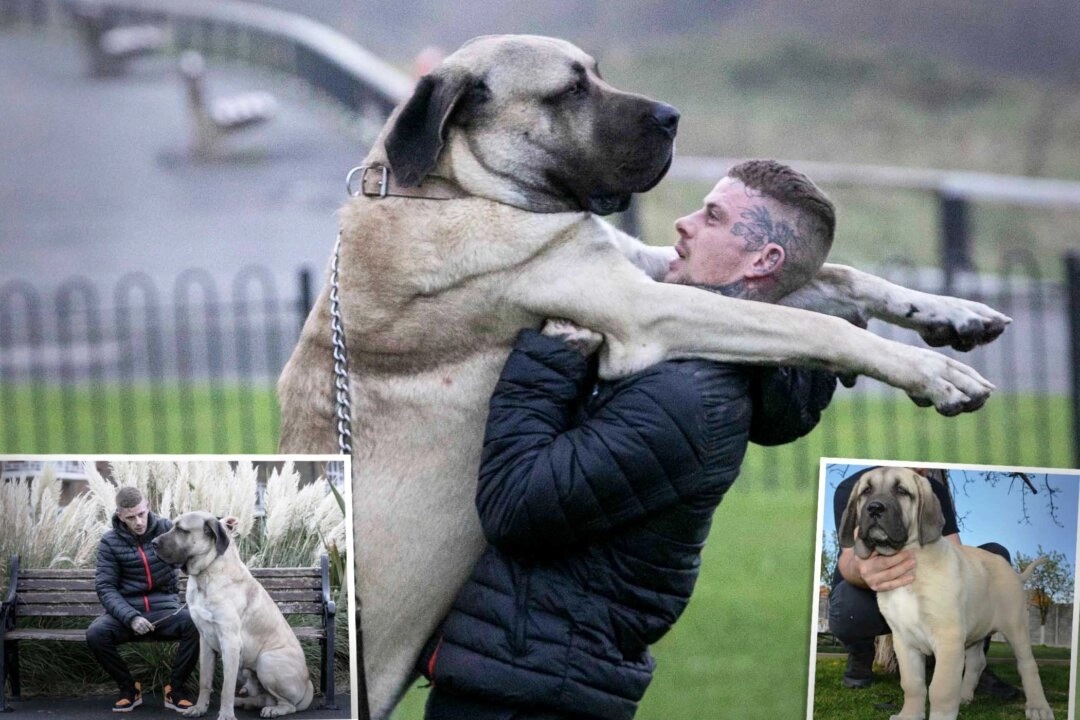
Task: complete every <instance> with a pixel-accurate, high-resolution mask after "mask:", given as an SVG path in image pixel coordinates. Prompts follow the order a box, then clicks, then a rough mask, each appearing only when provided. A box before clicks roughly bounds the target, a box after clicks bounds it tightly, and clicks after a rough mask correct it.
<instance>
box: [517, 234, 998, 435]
mask: <svg viewBox="0 0 1080 720" xmlns="http://www.w3.org/2000/svg"><path fill="white" fill-rule="evenodd" d="M529 270H530V271H529V272H528V273H521V274H519V275H518V276H517V278H516V281H515V282H514V283H512V284H511V285H510V286H508V287H507V290H506V292H507V293H508V297H507V301H508V302H512V303H515V304H517V305H519V306H522V307H524V308H525V309H527V310H528V311H529V312H531V313H532V314H534V315H537V316H539V317H563V318H567V319H570V320H572V321H574V322H575V323H577V324H578V325H581V326H582V327H587V328H589V329H591V330H594V331H596V332H599V333H602V334H603V335H604V338H605V342H604V346H603V347H602V348H601V350H600V372H601V374H602V375H603V376H604V377H613V376H619V375H628V374H631V373H634V372H637V371H639V370H641V369H643V368H645V367H648V366H649V365H652V364H654V363H656V362H659V361H660V360H664V359H666V358H675V357H691V356H696V357H704V358H709V359H712V360H719V361H722V362H736V363H763V364H778V365H804V366H816V367H828V368H831V369H834V370H837V371H841V372H843V371H847V372H855V373H858V374H863V375H869V376H870V377H874V378H876V379H878V380H881V381H882V382H885V383H888V384H889V385H892V386H894V387H898V388H901V389H903V390H905V391H906V392H907V393H908V395H909V396H911V398H912V399H913V400H915V402H916V403H918V404H920V405H934V406H935V407H936V408H937V410H938V412H940V413H942V414H943V415H955V414H957V413H960V412H968V411H972V410H975V409H977V408H979V407H981V406H982V404H983V403H984V402H986V399H987V398H988V397H989V396H990V392H991V391H992V390H993V387H994V386H993V385H992V384H991V383H989V382H988V381H987V380H986V379H985V378H983V377H982V376H981V375H979V373H977V372H976V371H975V370H973V369H972V368H970V367H968V366H966V365H964V364H963V363H960V362H957V361H955V360H953V359H951V358H947V357H945V356H944V355H941V354H939V353H936V352H932V351H930V350H925V349H923V348H916V347H912V346H910V345H904V344H902V343H897V342H892V341H890V340H886V339H884V338H880V337H878V336H876V335H874V334H873V333H869V332H867V331H865V330H861V329H859V328H857V327H854V326H853V325H851V324H849V323H846V322H844V321H843V320H840V319H838V318H834V317H828V316H825V315H820V314H818V313H812V312H805V311H802V310H799V309H796V308H789V307H780V306H777V305H770V304H766V303H760V302H752V301H748V300H736V299H732V298H727V297H723V296H721V295H718V294H716V293H710V292H706V291H703V290H700V289H697V288H691V287H686V286H682V285H672V284H667V283H657V282H653V281H651V280H649V279H648V278H646V277H645V276H644V275H643V274H642V273H641V272H640V270H638V269H637V268H635V267H634V266H632V265H630V263H628V262H626V260H625V259H624V258H623V257H622V256H621V255H620V254H619V253H618V252H617V251H616V250H615V248H614V247H613V246H611V245H610V244H607V245H604V246H597V245H592V246H588V245H585V246H580V245H575V244H571V243H567V244H565V245H563V246H562V247H561V248H559V249H558V250H554V251H552V252H551V253H549V254H548V255H547V256H544V257H538V258H535V259H534V261H533V262H532V263H531V265H530V267H529Z"/></svg>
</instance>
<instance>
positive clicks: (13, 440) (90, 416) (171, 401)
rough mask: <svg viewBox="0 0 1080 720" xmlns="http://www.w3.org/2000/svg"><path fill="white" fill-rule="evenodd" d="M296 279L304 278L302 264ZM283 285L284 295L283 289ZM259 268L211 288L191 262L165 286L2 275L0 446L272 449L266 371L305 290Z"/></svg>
mask: <svg viewBox="0 0 1080 720" xmlns="http://www.w3.org/2000/svg"><path fill="white" fill-rule="evenodd" d="M300 285H301V287H302V288H310V285H311V279H310V275H309V274H308V273H306V272H305V273H302V274H301V281H300ZM289 294H290V295H291V294H292V293H289ZM299 295H300V297H299V298H298V299H296V300H294V299H289V300H283V299H282V293H281V292H280V291H279V289H278V288H277V287H275V284H274V282H273V279H272V277H271V275H270V273H269V272H268V271H267V270H265V269H264V268H260V267H247V268H244V269H242V270H241V271H240V272H239V273H238V274H237V275H236V277H235V278H234V279H233V281H232V283H231V286H230V287H228V288H220V287H218V285H217V283H215V281H214V279H213V278H212V277H211V275H210V274H209V273H207V272H206V271H204V270H198V269H195V270H188V271H186V272H184V273H182V274H181V275H180V276H179V277H177V278H176V280H175V282H174V283H173V284H172V287H171V288H168V289H164V290H163V289H162V288H159V287H157V286H156V285H155V283H154V282H153V281H152V280H151V279H150V277H149V276H147V275H144V274H132V275H127V276H125V277H123V278H122V279H121V280H120V281H119V282H118V283H117V284H116V286H115V287H114V288H113V289H112V292H111V293H109V294H105V293H103V292H101V291H100V290H99V288H98V287H97V286H96V285H94V284H93V283H92V282H91V281H90V280H88V279H86V278H78V277H77V278H71V279H69V280H67V281H65V282H64V283H62V284H61V285H59V286H58V287H57V288H56V289H55V291H52V292H49V293H43V292H41V291H39V290H37V289H35V288H34V287H33V286H31V285H29V284H27V283H25V282H11V283H8V284H6V285H4V286H2V287H0V403H2V407H3V410H2V413H0V426H2V431H0V443H2V446H3V448H4V450H5V451H7V452H179V451H192V452H241V451H242V452H269V451H272V450H273V449H274V447H275V446H276V435H277V409H276V403H275V401H274V398H273V386H274V381H275V380H276V378H277V376H278V375H279V374H280V372H281V368H282V366H283V365H284V363H285V361H286V360H287V359H288V356H289V353H290V351H291V348H292V346H293V345H294V344H295V342H296V338H297V336H298V332H299V327H300V325H301V323H302V321H303V318H304V316H305V315H306V313H307V307H306V304H305V303H310V291H307V292H302V293H300V294H299Z"/></svg>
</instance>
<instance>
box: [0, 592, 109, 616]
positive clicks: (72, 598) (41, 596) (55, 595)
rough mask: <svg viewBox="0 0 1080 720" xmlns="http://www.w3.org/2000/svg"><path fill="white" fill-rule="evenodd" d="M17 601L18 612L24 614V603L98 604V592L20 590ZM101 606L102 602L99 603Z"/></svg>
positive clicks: (16, 597)
mask: <svg viewBox="0 0 1080 720" xmlns="http://www.w3.org/2000/svg"><path fill="white" fill-rule="evenodd" d="M15 602H16V603H18V604H19V611H18V614H19V615H22V614H23V612H24V611H23V607H22V606H23V605H93V604H98V596H97V593H96V592H68V591H66V590H64V591H57V590H52V591H45V592H20V593H18V594H17V595H16V596H15ZM98 606H99V607H100V604H98Z"/></svg>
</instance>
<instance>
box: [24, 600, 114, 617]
mask: <svg viewBox="0 0 1080 720" xmlns="http://www.w3.org/2000/svg"><path fill="white" fill-rule="evenodd" d="M16 606H17V611H16V613H15V617H97V616H98V615H100V614H101V613H103V612H105V611H104V610H103V609H102V607H101V604H100V603H94V604H93V605H87V604H75V603H69V604H67V605H41V604H29V605H23V604H22V603H16Z"/></svg>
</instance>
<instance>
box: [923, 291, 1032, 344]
mask: <svg viewBox="0 0 1080 720" xmlns="http://www.w3.org/2000/svg"><path fill="white" fill-rule="evenodd" d="M932 297H933V296H932ZM911 308H912V309H911V311H910V312H911V313H912V314H911V315H910V317H909V319H910V321H911V322H912V323H913V324H914V325H915V326H916V327H917V330H918V332H919V335H920V336H922V339H923V340H924V341H925V342H926V344H927V345H930V346H932V347H941V346H943V345H948V346H950V347H952V348H954V349H956V350H960V351H964V352H966V351H968V350H971V349H972V348H975V347H978V346H979V345H985V344H986V343H989V342H992V341H993V340H995V339H997V337H998V336H999V335H1001V333H1003V332H1005V327H1006V326H1007V325H1008V324H1009V323H1011V322H1012V318H1010V317H1009V316H1008V315H1005V314H1003V313H1000V312H998V311H997V310H995V309H994V308H992V307H990V306H989V305H984V304H982V303H980V302H975V301H974V300H964V299H962V298H954V297H933V299H932V300H931V301H930V302H928V303H922V307H918V306H916V305H915V304H912V305H911Z"/></svg>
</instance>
